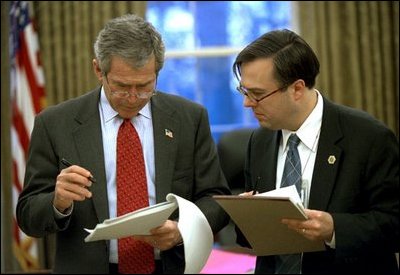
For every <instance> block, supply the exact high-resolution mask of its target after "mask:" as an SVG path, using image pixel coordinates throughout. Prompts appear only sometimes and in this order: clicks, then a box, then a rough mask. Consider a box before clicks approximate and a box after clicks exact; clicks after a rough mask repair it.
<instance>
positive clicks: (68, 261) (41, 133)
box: [17, 89, 230, 273]
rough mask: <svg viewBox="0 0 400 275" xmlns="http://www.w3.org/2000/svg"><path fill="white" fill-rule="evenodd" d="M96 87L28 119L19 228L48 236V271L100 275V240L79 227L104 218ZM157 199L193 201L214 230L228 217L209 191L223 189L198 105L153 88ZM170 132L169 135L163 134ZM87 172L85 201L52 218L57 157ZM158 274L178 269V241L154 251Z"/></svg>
mask: <svg viewBox="0 0 400 275" xmlns="http://www.w3.org/2000/svg"><path fill="white" fill-rule="evenodd" d="M99 98H100V89H96V90H94V91H91V92H89V93H88V94H86V95H83V96H81V97H79V98H76V99H72V100H69V101H66V102H64V103H61V104H59V105H57V106H53V107H49V108H47V109H46V110H45V111H44V112H42V113H41V114H39V115H38V116H37V117H36V119H35V124H34V129H33V132H32V137H31V143H30V149H29V156H28V160H27V166H26V174H25V184H24V189H23V191H22V192H21V194H20V197H19V200H18V204H17V220H18V223H19V225H20V227H21V228H22V230H23V231H24V232H25V233H26V234H28V235H30V236H34V237H43V236H46V235H48V234H50V233H56V242H57V243H56V255H55V264H54V270H53V271H54V272H56V273H108V268H109V265H108V264H109V251H108V245H109V244H108V242H106V241H96V242H89V243H85V242H84V238H85V237H86V236H87V232H85V231H84V230H83V228H94V227H95V226H96V224H97V223H101V222H103V221H104V220H105V219H107V218H109V213H108V199H107V187H106V174H105V167H104V154H103V143H102V134H101V125H100V116H99V110H98V104H99ZM151 109H152V116H153V130H154V147H155V148H154V152H155V174H156V176H155V184H156V200H157V202H162V201H165V197H166V195H167V194H168V193H170V192H171V193H174V194H176V195H178V196H181V197H183V198H186V199H188V200H190V201H193V202H194V203H195V204H196V205H197V206H198V207H199V208H200V209H201V210H202V212H203V213H204V214H205V216H206V217H207V219H208V222H209V224H210V226H211V228H212V230H213V232H214V233H216V232H217V231H219V230H220V229H221V228H222V227H224V226H225V225H226V224H227V222H228V216H227V215H226V214H225V213H224V212H223V210H222V209H221V208H220V207H219V206H218V205H217V203H216V202H215V201H214V200H213V199H212V195H217V194H230V191H229V189H228V187H227V184H226V181H225V178H224V176H223V174H222V172H221V169H220V166H219V161H218V157H217V154H216V148H215V145H214V143H213V140H212V137H211V134H210V129H209V123H208V116H207V112H206V110H205V109H204V108H203V107H201V106H200V105H198V104H195V103H192V102H189V101H187V100H185V99H182V98H179V97H176V96H173V95H167V94H164V93H161V92H159V93H158V94H157V95H156V96H154V97H153V98H152V99H151ZM165 129H169V130H170V131H172V132H173V138H170V137H168V136H166V135H165ZM63 157H65V158H66V159H68V160H70V161H71V162H73V163H74V164H78V165H80V166H82V167H85V168H86V169H88V170H89V171H91V173H92V174H93V175H94V176H95V178H96V179H97V183H95V184H93V185H92V187H91V191H92V194H93V196H92V198H91V199H86V200H85V201H83V202H75V203H74V208H73V212H72V215H71V216H70V217H69V218H68V219H64V220H62V221H61V222H59V221H56V220H55V217H54V210H53V207H52V200H53V197H54V188H55V182H56V177H57V175H58V174H59V172H60V170H61V169H63V168H64V166H63V165H62V164H61V162H60V160H61V158H63ZM161 258H162V261H163V267H164V272H165V273H182V272H183V270H184V255H183V246H177V247H175V248H173V249H170V250H168V251H164V252H162V253H161Z"/></svg>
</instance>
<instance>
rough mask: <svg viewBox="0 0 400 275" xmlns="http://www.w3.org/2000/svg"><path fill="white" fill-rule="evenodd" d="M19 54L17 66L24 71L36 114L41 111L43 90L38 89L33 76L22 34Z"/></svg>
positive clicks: (22, 34)
mask: <svg viewBox="0 0 400 275" xmlns="http://www.w3.org/2000/svg"><path fill="white" fill-rule="evenodd" d="M20 42H21V45H20V54H17V60H18V65H19V66H20V67H21V68H24V69H25V72H26V76H27V79H28V83H29V88H30V90H31V95H32V103H33V106H34V109H35V112H36V113H39V112H40V110H41V104H40V99H41V98H42V96H43V88H42V87H40V86H39V85H38V83H37V81H36V77H35V74H34V73H33V70H32V65H31V60H30V59H29V55H28V49H27V45H26V41H25V35H24V33H21V35H20Z"/></svg>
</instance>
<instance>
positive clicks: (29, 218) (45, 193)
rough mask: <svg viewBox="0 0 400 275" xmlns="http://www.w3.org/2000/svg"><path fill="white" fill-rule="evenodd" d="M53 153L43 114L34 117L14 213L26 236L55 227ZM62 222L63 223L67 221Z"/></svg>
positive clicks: (38, 234) (54, 228)
mask: <svg viewBox="0 0 400 275" xmlns="http://www.w3.org/2000/svg"><path fill="white" fill-rule="evenodd" d="M55 163H57V159H56V156H55V154H54V151H53V147H52V144H51V140H50V138H49V135H48V132H47V130H46V127H45V124H44V119H43V116H41V115H39V116H37V117H36V118H35V123H34V128H33V131H32V135H31V141H30V147H29V153H28V159H27V163H26V172H25V179H24V188H23V190H22V192H21V193H20V195H19V198H18V203H17V209H16V216H17V221H18V225H19V226H20V227H21V229H22V230H23V231H24V232H25V233H26V234H27V235H29V236H33V237H43V236H45V235H47V234H50V233H54V232H56V231H57V230H59V229H62V228H60V227H59V225H60V224H57V222H56V220H55V217H54V210H53V207H52V203H53V197H54V189H55V179H56V178H57V175H58V172H59V170H58V167H57V166H56V165H54V164H55ZM64 222H65V223H64V224H62V225H61V226H62V227H66V226H67V224H68V219H67V221H64Z"/></svg>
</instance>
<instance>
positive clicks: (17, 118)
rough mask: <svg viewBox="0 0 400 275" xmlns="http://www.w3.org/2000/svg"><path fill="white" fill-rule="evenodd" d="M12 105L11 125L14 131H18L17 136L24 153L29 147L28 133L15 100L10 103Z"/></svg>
mask: <svg viewBox="0 0 400 275" xmlns="http://www.w3.org/2000/svg"><path fill="white" fill-rule="evenodd" d="M12 107H13V112H12V123H13V127H14V128H15V131H16V132H17V133H18V135H17V137H18V140H19V143H20V144H21V145H22V148H23V149H24V153H25V155H26V154H27V152H28V147H29V134H28V132H27V131H26V128H25V123H24V120H23V118H22V114H21V112H20V111H19V109H18V107H17V106H16V103H15V102H13V103H12Z"/></svg>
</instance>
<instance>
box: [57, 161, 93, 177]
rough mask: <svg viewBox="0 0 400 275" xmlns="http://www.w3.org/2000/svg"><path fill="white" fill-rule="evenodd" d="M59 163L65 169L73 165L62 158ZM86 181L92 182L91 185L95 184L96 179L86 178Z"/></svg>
mask: <svg viewBox="0 0 400 275" xmlns="http://www.w3.org/2000/svg"><path fill="white" fill-rule="evenodd" d="M61 163H62V164H64V165H65V166H66V167H70V166H72V165H73V164H72V163H70V162H69V161H68V160H66V159H65V158H62V159H61ZM88 179H89V180H90V181H91V182H92V183H95V182H96V179H95V178H94V177H93V176H91V175H90V176H89V177H88Z"/></svg>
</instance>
